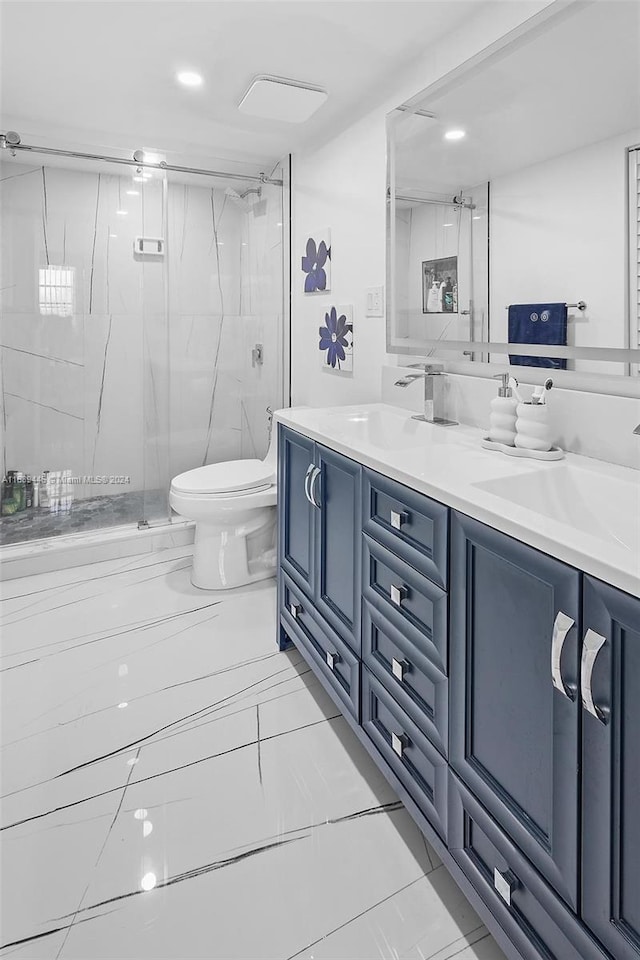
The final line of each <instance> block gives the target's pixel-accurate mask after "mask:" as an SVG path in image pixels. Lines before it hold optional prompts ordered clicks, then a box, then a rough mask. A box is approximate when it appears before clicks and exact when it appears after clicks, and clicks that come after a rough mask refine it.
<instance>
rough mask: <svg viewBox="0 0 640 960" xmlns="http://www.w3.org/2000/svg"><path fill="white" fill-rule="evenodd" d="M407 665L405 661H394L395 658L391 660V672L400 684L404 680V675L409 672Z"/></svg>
mask: <svg viewBox="0 0 640 960" xmlns="http://www.w3.org/2000/svg"><path fill="white" fill-rule="evenodd" d="M409 669H410V667H409V664H408V662H407V661H406V660H396V658H395V657H393V658H392V660H391V672H392V673H393V675H394V677H395V678H396V680H399V681H400V683H402V681H403V680H404V675H405V673H408V672H409Z"/></svg>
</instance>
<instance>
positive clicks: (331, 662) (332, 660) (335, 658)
mask: <svg viewBox="0 0 640 960" xmlns="http://www.w3.org/2000/svg"><path fill="white" fill-rule="evenodd" d="M326 658H327V666H328V667H329V669H330V670H335V668H336V663H339V662H340V654H339V653H329V651H327V653H326Z"/></svg>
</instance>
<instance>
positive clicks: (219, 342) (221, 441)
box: [168, 178, 283, 476]
mask: <svg viewBox="0 0 640 960" xmlns="http://www.w3.org/2000/svg"><path fill="white" fill-rule="evenodd" d="M201 179H202V178H200V180H201ZM235 187H236V188H237V191H239V192H240V193H242V192H244V190H246V189H247V185H246V184H245V185H244V186H239V185H238V184H237V183H236V184H235ZM248 187H249V189H251V190H255V189H257V187H252V185H251V184H249V185H248ZM237 191H235V192H237ZM168 222H169V249H170V251H171V253H170V256H169V316H170V324H169V337H170V356H171V387H170V394H171V404H170V407H171V412H170V424H171V430H170V432H171V472H172V475H174V476H175V474H177V473H180V472H181V471H183V470H188V469H190V468H191V467H194V466H200V465H201V464H203V463H211V462H217V461H220V460H229V459H237V458H241V457H263V456H264V454H265V453H266V450H267V436H268V434H267V417H266V407H267V406H269V405H270V406H272V407H275V406H277V405H281V404H282V323H283V317H282V302H283V294H282V189H281V188H280V187H279V186H276V185H267V184H265V185H262V186H261V187H260V195H258V194H256V193H255V192H252V193H249V194H248V195H247V196H246V198H245V199H244V200H243V199H241V198H239V197H238V196H237V195H236V196H233V195H232V191H231V189H229V190H227V191H225V189H220V188H213V189H212V188H211V187H209V186H206V187H203V186H200V184H199V183H198V184H194V183H189V184H184V183H181V184H175V185H174V184H172V183H171V182H170V183H169V197H168ZM257 343H261V344H262V345H263V349H264V363H263V365H262V366H259V365H258V366H253V365H252V353H251V351H252V348H253V347H254V346H255V344H257Z"/></svg>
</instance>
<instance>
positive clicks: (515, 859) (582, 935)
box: [449, 772, 607, 960]
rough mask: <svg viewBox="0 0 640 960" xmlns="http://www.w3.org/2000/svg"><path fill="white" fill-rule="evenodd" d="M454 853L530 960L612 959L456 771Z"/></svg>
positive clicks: (452, 785)
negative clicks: (503, 831) (552, 959)
mask: <svg viewBox="0 0 640 960" xmlns="http://www.w3.org/2000/svg"><path fill="white" fill-rule="evenodd" d="M449 852H450V853H451V854H452V856H453V857H454V859H455V860H456V862H457V863H458V864H459V865H460V867H461V868H462V870H463V871H464V873H465V874H466V876H467V877H468V878H469V880H470V881H471V883H472V884H473V886H474V887H475V889H476V890H477V892H478V893H479V894H480V896H481V897H482V899H483V900H484V902H485V903H486V904H487V906H488V907H489V909H490V910H491V912H492V913H493V914H494V916H495V917H496V919H498V920H499V922H500V924H501V926H502V927H503V929H504V930H505V932H506V933H507V934H508V935H509V937H510V938H511V939H512V940H513V942H514V944H515V945H516V947H517V948H518V950H519V951H520V953H521V954H522V956H523V957H526V958H527V960H529V958H532V960H533V958H535V960H540V958H542V957H544V958H545V960H551V958H557V960H606V958H607V954H605V953H603V952H602V951H601V950H600V948H599V947H598V946H597V945H596V942H595V941H594V940H593V939H592V938H591V936H590V935H589V934H588V933H587V931H586V930H585V928H584V927H583V926H582V925H581V924H580V922H579V921H578V919H577V918H576V916H575V915H574V914H573V913H572V912H571V911H570V910H569V909H568V907H567V906H566V904H565V903H563V901H562V900H561V899H560V898H559V897H558V896H557V895H556V894H555V893H554V892H553V891H552V890H551V888H550V887H549V886H547V884H546V883H545V881H544V880H543V879H542V877H541V876H540V875H539V874H538V873H537V872H536V870H535V869H534V867H533V866H532V865H531V864H530V863H529V861H528V860H526V859H525V857H524V856H523V855H522V854H521V853H520V851H519V850H518V849H517V848H516V847H515V846H514V844H513V843H512V842H511V841H510V840H509V839H508V838H507V837H506V835H505V834H503V833H502V831H501V829H500V827H499V826H498V825H497V824H496V822H495V820H494V819H493V818H492V817H491V816H490V815H489V814H488V813H487V812H486V810H485V809H484V808H483V807H482V806H481V804H480V803H479V802H478V801H477V800H476V799H475V797H474V796H473V795H472V794H471V793H470V792H469V790H467V788H466V787H465V786H464V785H463V784H462V782H461V781H460V780H458V778H457V777H456V776H455V775H454V774H453V773H451V772H450V773H449Z"/></svg>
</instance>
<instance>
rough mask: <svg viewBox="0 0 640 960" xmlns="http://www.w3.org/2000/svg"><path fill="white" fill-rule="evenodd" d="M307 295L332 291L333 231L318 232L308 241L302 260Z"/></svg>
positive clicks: (327, 229) (326, 229)
mask: <svg viewBox="0 0 640 960" xmlns="http://www.w3.org/2000/svg"><path fill="white" fill-rule="evenodd" d="M301 266H302V272H303V273H304V274H305V278H304V292H305V293H328V292H329V290H331V231H330V230H329V228H328V227H327V228H325V229H324V230H317V231H316V232H315V234H314V235H313V236H311V237H309V239H308V240H307V245H306V250H305V255H304V257H303V258H302V264H301Z"/></svg>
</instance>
